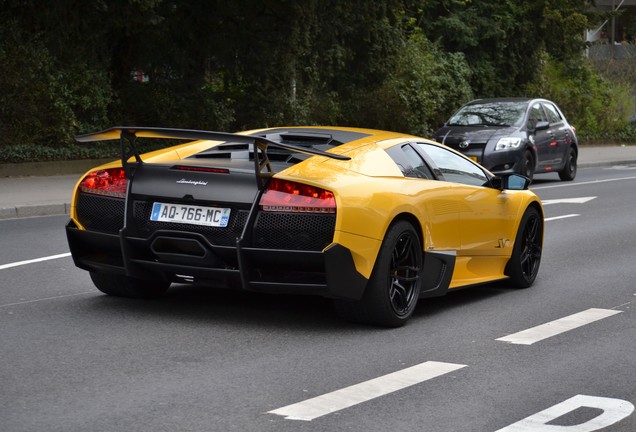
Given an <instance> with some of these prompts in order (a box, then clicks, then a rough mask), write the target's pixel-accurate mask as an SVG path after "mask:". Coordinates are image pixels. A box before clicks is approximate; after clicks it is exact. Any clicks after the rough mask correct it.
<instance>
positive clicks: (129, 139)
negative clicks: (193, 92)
mask: <svg viewBox="0 0 636 432" xmlns="http://www.w3.org/2000/svg"><path fill="white" fill-rule="evenodd" d="M137 138H163V139H182V140H192V141H196V140H206V141H230V142H235V143H240V144H251V145H253V147H254V168H255V171H256V178H257V182H258V187H259V188H260V189H262V188H263V187H264V185H265V179H266V178H269V177H271V176H272V175H273V174H274V171H273V170H272V165H271V163H270V161H269V158H268V156H267V149H268V148H269V147H276V148H281V149H285V150H290V151H293V152H297V153H304V154H309V155H312V156H325V157H328V158H332V159H338V160H349V159H351V158H350V157H348V156H343V155H339V154H335V153H328V152H325V151H322V150H316V149H310V148H305V147H299V146H294V145H290V144H283V143H279V142H275V141H272V140H269V139H267V138H263V137H257V136H252V135H241V134H234V133H227V132H213V131H201V130H195V129H172V128H157V127H134V126H116V127H112V128H110V129H106V130H103V131H101V132H93V133H89V134H84V135H77V136H76V137H75V139H76V140H77V141H78V142H93V141H107V140H116V139H118V140H119V141H120V146H121V164H122V167H123V169H124V172H125V173H126V176H127V177H128V178H132V176H133V175H134V167H136V166H138V165H141V164H143V161H142V159H141V155H140V154H139V150H138V149H137V146H136V144H135V141H136V139H137ZM133 157H134V158H135V161H134V162H130V159H131V158H133Z"/></svg>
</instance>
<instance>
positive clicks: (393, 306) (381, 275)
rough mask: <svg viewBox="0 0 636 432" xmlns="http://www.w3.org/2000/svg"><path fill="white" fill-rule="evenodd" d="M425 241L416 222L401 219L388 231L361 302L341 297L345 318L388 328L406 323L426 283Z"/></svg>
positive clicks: (341, 307) (339, 303)
mask: <svg viewBox="0 0 636 432" xmlns="http://www.w3.org/2000/svg"><path fill="white" fill-rule="evenodd" d="M422 256H423V252H422V244H421V241H420V238H419V236H418V234H417V232H416V231H415V228H413V225H411V224H410V223H408V222H406V221H398V222H397V223H395V224H393V225H392V226H391V227H390V228H389V230H388V231H387V234H386V236H385V237H384V241H383V242H382V246H381V247H380V252H379V253H378V257H377V259H376V262H375V266H374V268H373V272H372V274H371V278H370V279H369V282H368V284H367V287H366V290H365V293H364V296H363V297H362V299H361V300H360V301H346V300H339V301H337V302H336V309H337V311H338V313H339V314H340V315H341V316H342V317H343V318H345V319H348V320H351V321H356V322H364V323H368V324H376V325H381V326H386V327H399V326H402V325H404V324H405V323H406V322H407V320H408V319H409V317H410V316H411V315H412V314H413V311H414V310H415V306H416V304H417V300H418V297H419V294H420V286H421V284H422V282H421V277H420V271H421V269H422Z"/></svg>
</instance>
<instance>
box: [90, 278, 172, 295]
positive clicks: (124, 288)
mask: <svg viewBox="0 0 636 432" xmlns="http://www.w3.org/2000/svg"><path fill="white" fill-rule="evenodd" d="M90 275H91V280H92V281H93V284H95V286H96V287H97V289H98V290H100V291H101V292H103V293H104V294H108V295H111V296H116V297H130V298H155V297H160V296H162V295H164V294H165V293H166V291H167V290H168V288H169V287H170V282H167V281H162V280H144V279H136V278H131V277H128V276H124V275H118V274H110V273H96V272H90Z"/></svg>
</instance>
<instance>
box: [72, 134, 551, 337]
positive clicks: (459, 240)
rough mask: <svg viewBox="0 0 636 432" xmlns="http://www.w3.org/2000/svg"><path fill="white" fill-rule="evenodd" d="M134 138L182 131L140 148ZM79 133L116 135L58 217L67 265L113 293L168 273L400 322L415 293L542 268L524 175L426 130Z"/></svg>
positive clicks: (165, 281)
mask: <svg viewBox="0 0 636 432" xmlns="http://www.w3.org/2000/svg"><path fill="white" fill-rule="evenodd" d="M138 138H140V139H141V138H143V139H145V138H166V139H171V140H184V141H185V142H184V143H183V144H179V145H176V146H171V147H168V148H165V149H162V150H158V151H154V152H150V153H145V154H140V152H139V150H138V144H139V143H138V142H137V139H138ZM77 140H78V141H80V142H90V141H101V140H120V146H121V160H118V161H115V162H112V163H109V164H105V165H102V166H99V167H96V168H94V169H93V170H91V171H90V172H88V173H87V174H86V175H84V176H83V177H82V178H81V179H80V180H79V181H78V183H77V186H76V188H75V190H74V193H73V198H72V204H71V209H70V221H69V222H68V224H67V227H66V233H67V237H68V242H69V245H70V250H71V253H72V256H73V259H74V262H75V264H76V265H77V266H78V267H79V268H81V269H84V270H87V271H88V272H89V273H90V277H91V279H92V281H93V283H94V284H95V286H96V287H97V288H98V289H99V290H100V291H102V292H104V293H106V294H109V295H114V296H123V297H155V296H159V295H162V294H164V293H165V292H166V290H167V289H168V288H169V287H170V285H171V284H173V283H177V284H183V283H195V284H197V285H203V286H210V287H225V288H230V289H240V290H248V291H256V292H270V293H295V294H312V295H320V296H324V297H328V298H332V299H334V303H335V305H336V310H337V311H338V313H339V315H340V316H342V317H343V318H345V319H347V320H351V321H357V322H364V323H370V324H375V325H381V326H389V327H396V326H400V325H403V324H404V323H405V322H406V321H407V320H408V319H409V317H410V316H411V315H412V313H413V310H414V309H415V306H416V303H417V301H418V299H420V298H424V297H432V296H439V295H443V294H445V293H446V292H448V291H449V290H453V289H458V288H463V287H468V286H474V285H479V284H484V283H488V282H493V281H500V280H501V281H504V282H503V283H504V284H508V285H509V286H511V287H520V288H524V287H529V286H530V285H531V284H532V283H533V282H534V280H535V278H536V276H537V272H538V270H539V264H540V261H541V252H542V246H543V227H544V218H543V209H542V206H541V202H540V200H539V198H538V197H537V196H536V195H535V194H534V193H533V192H532V191H530V190H528V186H529V179H528V178H526V177H523V176H521V175H518V174H505V175H501V176H495V175H493V174H492V173H490V172H489V171H487V170H486V169H484V168H483V167H481V166H480V165H478V164H477V163H475V162H473V161H471V160H470V159H469V158H467V157H465V156H463V155H462V154H460V153H458V152H456V151H454V150H452V149H450V148H448V147H446V146H444V145H442V144H438V143H436V142H434V141H430V140H426V139H423V138H419V137H416V136H411V135H406V134H400V133H394V132H386V131H378V130H369V129H356V128H348V127H347V128H344V127H313V126H312V127H276V128H269V129H260V130H251V131H245V132H240V133H224V132H210V131H199V130H186V129H168V128H151V127H114V128H111V129H108V130H105V131H102V132H96V133H91V134H86V135H80V136H78V137H77ZM172 144H174V141H173V142H172Z"/></svg>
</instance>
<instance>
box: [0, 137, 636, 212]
mask: <svg viewBox="0 0 636 432" xmlns="http://www.w3.org/2000/svg"><path fill="white" fill-rule="evenodd" d="M579 152H580V154H579V159H578V166H579V168H586V167H593V166H611V165H621V164H630V163H636V146H624V147H620V146H607V147H604V146H601V147H580V148H579ZM51 164H55V162H51ZM83 173H84V170H83V169H82V170H81V171H78V172H76V173H73V174H65V175H52V176H38V175H37V174H35V173H30V174H32V175H29V176H27V175H25V176H23V177H0V219H14V218H22V217H32V216H52V215H63V214H68V213H69V208H70V202H71V194H72V192H73V188H74V186H75V183H77V181H78V180H79V178H80V177H81V176H82V174H83ZM25 174H26V173H25Z"/></svg>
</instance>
